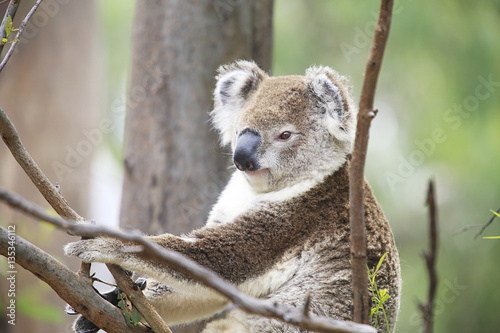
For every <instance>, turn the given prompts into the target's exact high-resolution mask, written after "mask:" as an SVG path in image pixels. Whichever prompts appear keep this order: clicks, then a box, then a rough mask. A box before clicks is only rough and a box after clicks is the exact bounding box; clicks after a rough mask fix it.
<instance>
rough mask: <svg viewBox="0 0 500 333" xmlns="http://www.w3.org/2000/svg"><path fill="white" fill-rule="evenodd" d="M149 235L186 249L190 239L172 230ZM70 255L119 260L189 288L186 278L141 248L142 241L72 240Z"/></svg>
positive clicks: (125, 265) (166, 244) (171, 246)
mask: <svg viewBox="0 0 500 333" xmlns="http://www.w3.org/2000/svg"><path fill="white" fill-rule="evenodd" d="M146 238H147V239H149V240H151V241H153V242H155V243H157V244H159V245H161V246H162V247H165V248H169V249H172V250H178V249H182V248H183V247H185V246H186V243H187V242H186V241H185V240H183V239H182V238H180V237H176V236H174V235H170V234H163V235H161V236H153V237H151V236H150V237H146ZM64 252H65V253H66V255H68V256H73V257H77V258H80V259H81V260H83V261H84V262H101V263H104V264H116V265H119V266H121V267H123V268H126V269H129V270H131V271H134V272H139V273H142V274H146V275H148V276H151V277H154V278H155V279H157V280H160V281H163V282H164V283H168V284H171V285H172V286H174V287H176V288H183V289H184V288H185V281H182V280H183V279H182V278H181V279H179V277H180V276H179V274H177V273H176V272H174V271H172V270H170V269H169V268H168V266H167V265H159V264H158V262H156V261H153V260H151V259H150V258H148V257H147V256H146V255H144V253H143V252H142V251H140V250H139V245H138V244H137V243H133V242H126V241H122V240H120V239H116V238H111V237H98V238H94V239H87V240H81V241H77V242H74V243H69V244H67V245H66V246H65V247H64Z"/></svg>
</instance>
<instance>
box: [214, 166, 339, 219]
mask: <svg viewBox="0 0 500 333" xmlns="http://www.w3.org/2000/svg"><path fill="white" fill-rule="evenodd" d="M329 172H332V171H329ZM329 172H328V171H327V172H323V173H322V172H316V173H315V174H314V175H313V177H311V178H310V179H306V180H303V181H301V182H298V183H297V184H294V185H292V186H290V187H287V188H284V189H282V190H278V191H272V192H266V193H257V192H256V191H255V190H254V189H253V188H252V186H251V185H250V184H249V182H248V180H247V179H246V177H245V175H244V174H243V172H240V171H235V172H234V173H233V174H232V176H231V179H230V180H229V182H228V184H227V185H226V187H225V188H224V191H223V192H222V193H221V195H220V196H219V199H218V200H217V203H216V204H215V205H214V207H213V208H212V211H211V212H210V215H209V217H208V221H207V226H212V225H216V224H221V223H230V222H232V221H234V220H235V219H236V218H237V217H238V216H239V215H241V214H243V213H245V212H246V211H248V210H249V209H255V208H256V207H258V204H259V203H269V202H280V201H285V200H288V199H291V198H293V197H296V196H298V195H300V194H302V193H304V192H306V191H308V190H309V189H311V188H312V187H313V186H315V185H317V184H319V183H320V182H322V181H323V179H324V178H325V177H326V176H327V175H328V173H329Z"/></svg>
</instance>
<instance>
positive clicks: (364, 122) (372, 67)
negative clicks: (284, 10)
mask: <svg viewBox="0 0 500 333" xmlns="http://www.w3.org/2000/svg"><path fill="white" fill-rule="evenodd" d="M392 5H393V0H382V3H381V5H380V12H379V17H378V22H377V26H376V27H375V35H374V37H373V43H372V46H371V50H370V56H369V58H368V62H367V64H366V70H365V78H364V81H363V88H362V90H361V98H360V102H359V113H358V123H357V127H356V139H355V141H354V150H353V153H352V160H351V173H350V179H349V188H350V191H349V201H350V209H349V214H350V225H351V262H352V290H353V305H354V312H353V321H355V322H358V323H368V319H369V314H370V295H369V293H368V276H367V274H366V264H367V257H366V228H365V219H364V218H365V216H364V188H363V186H364V175H363V174H364V168H365V160H366V151H367V148H368V135H369V129H370V123H371V120H372V119H373V118H374V117H375V115H376V112H377V111H376V110H374V109H373V101H374V98H375V89H376V86H377V79H378V74H379V71H380V66H381V65H382V58H383V56H384V50H385V45H386V43H387V38H388V36H389V28H390V25H391V15H392Z"/></svg>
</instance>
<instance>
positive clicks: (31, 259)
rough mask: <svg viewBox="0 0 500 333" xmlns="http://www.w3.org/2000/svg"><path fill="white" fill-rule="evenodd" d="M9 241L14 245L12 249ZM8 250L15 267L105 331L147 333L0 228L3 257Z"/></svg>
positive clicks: (47, 257) (40, 253)
mask: <svg viewBox="0 0 500 333" xmlns="http://www.w3.org/2000/svg"><path fill="white" fill-rule="evenodd" d="M12 239H14V241H13V242H12ZM9 242H11V244H13V243H15V244H13V246H12V245H11V244H9ZM9 247H11V248H10V249H9ZM12 247H14V249H15V258H16V259H15V260H16V264H18V265H21V266H22V267H24V268H25V269H27V270H29V271H30V272H32V273H33V274H34V275H36V276H37V277H38V278H39V279H41V280H42V281H44V282H46V283H47V284H48V285H49V286H50V287H51V288H52V289H53V290H54V291H55V292H56V293H57V294H58V295H59V297H61V298H62V299H63V300H64V301H66V302H67V303H68V304H70V305H71V306H72V307H73V308H74V309H75V310H77V311H78V312H79V313H81V314H83V315H84V316H85V317H86V318H88V319H89V320H91V321H92V322H93V323H95V324H96V325H97V326H99V327H101V328H102V329H104V330H105V331H106V332H110V333H113V332H116V333H122V332H128V333H133V332H144V333H145V332H149V330H148V329H147V328H146V327H145V326H141V327H136V328H130V327H129V326H128V325H127V323H126V321H125V319H124V317H123V315H122V313H121V311H120V310H119V309H118V308H116V307H114V306H113V305H112V304H111V303H109V302H107V301H106V300H104V298H102V297H100V296H99V294H97V293H96V291H95V290H94V289H93V288H92V286H91V284H90V283H89V282H88V281H87V279H85V278H83V277H81V276H79V275H78V274H75V273H73V272H72V271H70V270H69V269H68V268H66V267H65V266H64V265H62V264H61V263H60V262H58V261H57V260H55V259H54V258H53V257H51V256H50V255H49V254H47V253H45V252H44V251H42V250H41V249H39V248H38V247H36V246H35V245H33V244H31V243H29V242H28V241H26V240H24V239H23V238H21V237H19V236H17V235H15V234H14V233H12V232H10V233H9V231H8V230H7V229H5V228H4V227H2V226H0V254H2V255H3V256H7V254H8V253H9V252H12ZM88 304H92V306H88Z"/></svg>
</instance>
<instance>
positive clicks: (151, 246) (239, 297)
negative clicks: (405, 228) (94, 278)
mask: <svg viewBox="0 0 500 333" xmlns="http://www.w3.org/2000/svg"><path fill="white" fill-rule="evenodd" d="M0 200H2V201H4V202H6V203H7V204H9V205H10V206H12V207H14V208H17V209H19V210H21V211H22V212H25V213H26V214H28V215H30V216H32V217H35V218H36V219H37V220H43V221H47V222H49V223H51V224H53V225H55V226H56V227H58V228H60V229H63V230H66V231H72V232H73V233H75V234H79V235H85V236H97V235H100V236H109V237H115V238H119V239H121V240H124V241H130V242H135V243H137V244H140V245H141V246H142V251H143V253H144V254H145V255H147V256H148V257H149V258H151V259H152V260H158V261H161V262H163V263H165V264H166V265H168V266H169V267H170V268H172V269H175V270H177V271H179V272H181V273H182V274H184V275H186V276H189V277H191V278H192V279H194V280H195V281H198V282H199V283H201V284H203V285H205V286H207V287H209V288H212V289H215V290H216V291H218V292H219V293H221V294H222V295H224V296H226V297H227V298H228V299H230V300H231V301H232V302H233V303H234V304H236V305H237V306H239V307H241V308H242V309H243V310H245V311H247V312H249V313H253V314H257V315H262V316H265V317H270V318H275V319H278V320H281V321H284V322H287V323H290V324H292V325H295V326H298V327H300V328H302V329H304V330H310V331H316V332H332V333H333V332H344V333H345V332H370V333H374V332H376V330H375V328H373V327H371V326H368V325H360V324H356V323H353V322H344V321H340V320H335V319H330V318H326V317H319V316H316V315H313V314H308V315H305V314H304V310H303V309H299V308H292V307H289V306H285V305H281V304H276V303H273V302H270V301H269V300H263V299H257V298H255V297H251V296H249V295H246V294H244V293H242V292H240V291H239V290H238V289H237V288H236V287H235V286H233V285H232V284H230V283H228V282H226V281H225V280H223V279H222V278H220V277H219V276H217V275H216V274H215V273H213V272H212V271H210V270H208V269H206V268H204V267H202V266H200V265H199V264H197V263H196V262H194V261H192V260H190V259H188V258H187V257H185V256H183V255H181V254H179V253H177V252H174V251H170V250H168V249H165V248H163V247H161V246H159V245H158V244H156V243H154V242H152V241H150V240H148V239H147V238H145V237H143V236H142V235H141V234H140V233H139V232H127V233H124V232H122V231H120V230H116V229H110V228H107V227H105V226H99V225H91V224H77V223H74V222H70V221H67V220H64V219H62V218H59V217H53V216H50V215H48V214H46V213H45V211H44V210H43V209H42V208H40V207H38V206H36V205H34V204H33V203H30V202H28V201H26V200H24V199H22V198H21V197H20V196H19V195H17V194H14V193H10V192H8V191H6V190H5V189H3V188H1V187H0ZM75 290H78V289H75Z"/></svg>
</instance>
